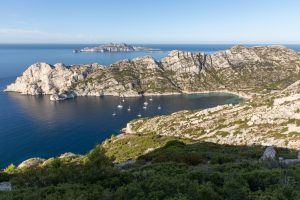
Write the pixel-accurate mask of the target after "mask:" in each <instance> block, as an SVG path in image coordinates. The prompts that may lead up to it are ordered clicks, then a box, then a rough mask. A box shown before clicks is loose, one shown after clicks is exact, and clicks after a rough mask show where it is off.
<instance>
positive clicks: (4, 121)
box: [0, 93, 241, 168]
mask: <svg viewBox="0 0 300 200" xmlns="http://www.w3.org/2000/svg"><path fill="white" fill-rule="evenodd" d="M0 98H1V99H0V100H1V102H2V103H4V104H2V105H5V106H1V108H0V123H1V124H0V125H1V126H0V163H1V164H0V167H1V168H4V167H6V166H7V165H8V164H10V163H14V164H19V163H20V162H22V161H23V160H26V159H28V158H31V157H42V158H49V157H52V156H58V155H60V154H62V153H65V152H74V153H79V154H84V153H86V152H88V151H89V150H90V149H92V148H93V147H94V146H95V145H96V144H99V143H101V142H103V141H104V140H105V139H107V138H110V137H111V135H112V134H115V135H116V134H119V133H120V131H121V129H122V128H124V127H126V124H127V123H128V122H129V121H130V120H133V119H136V118H138V116H137V115H138V114H141V115H142V117H151V116H156V115H165V114H171V113H173V112H177V111H180V110H194V109H205V108H210V107H215V106H218V105H223V104H230V103H231V104H237V103H239V102H240V101H241V98H239V97H238V96H236V95H232V94H225V93H208V94H188V95H167V96H153V97H152V101H150V97H128V98H125V99H124V102H123V99H122V98H120V97H112V96H105V97H77V98H75V99H70V100H65V101H62V102H53V101H50V100H49V96H46V95H45V96H27V95H21V94H17V93H1V94H0ZM145 101H147V102H148V105H147V108H146V109H144V108H143V106H144V102H145ZM119 104H122V106H123V108H122V109H120V108H118V107H117V106H118V105H119ZM159 106H160V107H161V109H158V107H159ZM129 107H130V111H128V108H129ZM113 113H115V114H116V115H115V116H113Z"/></svg>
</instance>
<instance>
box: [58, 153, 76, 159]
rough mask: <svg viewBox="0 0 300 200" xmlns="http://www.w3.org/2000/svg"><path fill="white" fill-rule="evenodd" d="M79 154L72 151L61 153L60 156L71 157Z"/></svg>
mask: <svg viewBox="0 0 300 200" xmlns="http://www.w3.org/2000/svg"><path fill="white" fill-rule="evenodd" d="M76 156H78V155H76V154H75V153H72V152H66V153H64V154H61V155H60V156H59V158H71V157H76Z"/></svg>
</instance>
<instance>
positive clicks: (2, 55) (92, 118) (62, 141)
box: [0, 44, 300, 168]
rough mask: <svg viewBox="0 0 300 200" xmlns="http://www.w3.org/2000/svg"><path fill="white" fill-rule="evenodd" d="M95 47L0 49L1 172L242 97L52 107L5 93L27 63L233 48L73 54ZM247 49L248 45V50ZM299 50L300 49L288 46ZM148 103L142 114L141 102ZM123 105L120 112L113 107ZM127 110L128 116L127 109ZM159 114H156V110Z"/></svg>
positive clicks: (86, 101) (82, 100) (112, 100)
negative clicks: (135, 123)
mask: <svg viewBox="0 0 300 200" xmlns="http://www.w3.org/2000/svg"><path fill="white" fill-rule="evenodd" d="M97 45H98V44H0V168H4V167H6V166H7V165H9V164H11V163H13V164H15V165H18V164H19V163H20V162H22V161H24V160H26V159H28V158H32V157H41V158H49V157H53V156H59V155H60V154H62V153H65V152H73V153H76V154H85V153H87V152H89V151H90V150H91V149H92V148H93V147H95V146H96V145H97V144H100V143H101V142H103V141H104V140H105V139H107V138H110V137H111V135H112V134H114V135H117V134H119V133H120V132H121V130H122V128H124V127H126V124H127V123H128V122H129V121H130V120H133V119H136V118H138V115H141V117H151V116H156V115H166V114H171V113H173V112H176V111H180V110H194V109H205V108H210V107H214V106H217V105H223V104H230V103H231V104H237V103H239V102H240V101H241V98H239V97H237V96H235V95H230V94H222V93H210V94H192V95H173V96H153V97H152V101H150V99H149V98H150V97H130V98H125V99H124V102H123V99H120V98H119V97H110V96H105V97H77V98H75V99H70V100H66V101H62V102H52V101H50V100H49V96H28V95H21V94H17V93H5V92H3V90H4V89H5V87H6V85H8V84H10V83H12V82H14V81H15V79H16V77H17V76H20V75H21V74H22V72H23V71H25V70H26V69H27V68H28V67H29V66H30V65H31V64H33V63H36V62H47V63H49V64H55V63H64V64H66V65H71V64H86V63H99V64H103V65H109V64H112V63H114V62H117V61H119V60H122V59H132V58H135V57H139V56H145V55H149V56H152V57H154V58H155V59H157V60H160V59H162V58H163V57H165V56H166V55H168V53H169V52H170V51H171V50H175V49H177V50H183V51H192V52H206V53H208V54H211V53H214V52H216V51H220V50H224V49H227V48H230V47H232V46H233V45H232V44H222V45H217V44H212V45H207V44H205V45H203V44H202V45H201V44H199V45H198V44H195V45H190V44H186V45H184V44H180V45H178V44H163V45H162V44H147V45H142V44H140V45H142V46H146V47H151V48H159V49H160V50H161V51H153V52H127V53H123V52H122V53H74V52H73V50H74V49H80V48H83V47H93V46H97ZM248 46H251V45H248ZM287 46H288V47H289V48H292V49H294V50H295V51H300V45H287ZM145 101H147V102H148V103H149V104H148V106H147V109H143V103H144V102H145ZM119 104H122V105H123V108H118V107H117V105H119ZM129 107H130V111H128V108H129ZM159 107H160V108H161V109H158V108H159ZM113 114H115V115H113Z"/></svg>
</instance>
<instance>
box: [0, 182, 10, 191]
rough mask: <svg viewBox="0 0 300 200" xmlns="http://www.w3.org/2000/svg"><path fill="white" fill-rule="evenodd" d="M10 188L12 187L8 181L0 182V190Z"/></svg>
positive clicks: (8, 189)
mask: <svg viewBox="0 0 300 200" xmlns="http://www.w3.org/2000/svg"><path fill="white" fill-rule="evenodd" d="M11 189H12V185H11V183H10V182H1V183H0V191H10V190H11Z"/></svg>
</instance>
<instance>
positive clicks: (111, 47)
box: [74, 43, 160, 53]
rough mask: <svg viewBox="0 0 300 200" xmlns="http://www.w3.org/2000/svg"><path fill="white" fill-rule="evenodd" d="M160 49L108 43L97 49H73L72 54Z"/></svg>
mask: <svg viewBox="0 0 300 200" xmlns="http://www.w3.org/2000/svg"><path fill="white" fill-rule="evenodd" d="M159 50H160V49H156V48H147V47H140V46H132V45H129V44H125V43H120V44H117V43H109V44H103V45H100V46H97V47H85V48H83V49H75V50H74V53H79V52H100V53H104V52H132V51H159Z"/></svg>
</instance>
